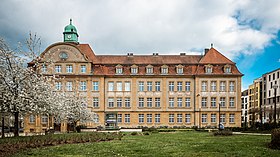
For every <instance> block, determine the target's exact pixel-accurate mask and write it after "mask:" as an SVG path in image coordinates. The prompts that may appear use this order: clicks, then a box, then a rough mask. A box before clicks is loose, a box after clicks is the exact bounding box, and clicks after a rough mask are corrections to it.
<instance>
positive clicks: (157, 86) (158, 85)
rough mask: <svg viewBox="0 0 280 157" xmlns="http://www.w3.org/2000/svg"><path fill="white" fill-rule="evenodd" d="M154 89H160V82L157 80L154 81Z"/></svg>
mask: <svg viewBox="0 0 280 157" xmlns="http://www.w3.org/2000/svg"><path fill="white" fill-rule="evenodd" d="M156 91H160V82H159V81H157V82H156Z"/></svg>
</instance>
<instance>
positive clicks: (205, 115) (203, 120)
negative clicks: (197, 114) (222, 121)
mask: <svg viewBox="0 0 280 157" xmlns="http://www.w3.org/2000/svg"><path fill="white" fill-rule="evenodd" d="M201 123H207V114H204V113H203V114H201Z"/></svg>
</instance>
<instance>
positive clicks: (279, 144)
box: [270, 128, 280, 149]
mask: <svg viewBox="0 0 280 157" xmlns="http://www.w3.org/2000/svg"><path fill="white" fill-rule="evenodd" d="M270 148H273V149H280V128H279V129H274V130H272V133H271V142H270Z"/></svg>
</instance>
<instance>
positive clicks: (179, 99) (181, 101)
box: [177, 97, 183, 108]
mask: <svg viewBox="0 0 280 157" xmlns="http://www.w3.org/2000/svg"><path fill="white" fill-rule="evenodd" d="M177 107H179V108H181V107H183V98H182V97H177Z"/></svg>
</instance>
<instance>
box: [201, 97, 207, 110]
mask: <svg viewBox="0 0 280 157" xmlns="http://www.w3.org/2000/svg"><path fill="white" fill-rule="evenodd" d="M201 107H202V108H206V107H207V97H202V98H201Z"/></svg>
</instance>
